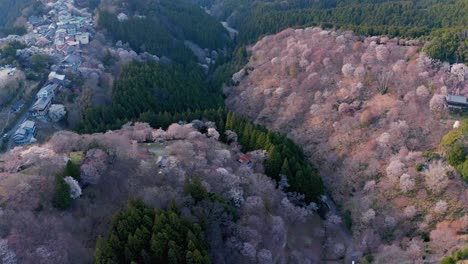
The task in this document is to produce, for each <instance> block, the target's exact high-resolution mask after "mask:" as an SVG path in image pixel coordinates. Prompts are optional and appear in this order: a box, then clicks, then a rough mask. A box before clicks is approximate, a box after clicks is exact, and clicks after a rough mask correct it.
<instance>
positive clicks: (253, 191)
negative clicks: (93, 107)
mask: <svg viewBox="0 0 468 264" xmlns="http://www.w3.org/2000/svg"><path fill="white" fill-rule="evenodd" d="M198 123H200V122H198ZM210 131H211V133H208V135H210V136H207V135H206V134H202V133H200V132H198V131H197V130H195V129H194V127H193V126H192V124H188V125H185V126H181V125H177V124H173V125H171V126H170V127H169V128H168V130H167V131H163V130H155V129H151V128H150V127H149V126H148V125H146V124H143V123H137V124H135V126H125V127H124V128H122V129H121V130H116V131H112V132H107V133H105V134H93V135H78V134H75V133H72V132H66V131H61V132H58V133H56V134H55V135H54V136H53V137H52V138H51V139H50V141H49V142H47V143H46V144H44V145H40V146H30V147H18V148H15V149H14V150H12V151H11V152H9V153H8V154H5V155H4V156H2V158H1V161H0V193H1V196H0V201H1V204H2V209H1V214H2V217H1V218H0V226H1V228H0V230H1V238H2V239H0V248H1V250H0V259H2V261H3V262H2V263H91V262H92V260H93V252H94V247H95V245H96V238H97V237H98V236H104V235H106V234H107V231H106V230H108V228H109V226H110V221H111V217H112V215H113V214H114V213H115V212H117V211H118V210H121V209H123V208H124V207H125V205H126V203H127V201H128V199H129V198H132V197H133V198H136V197H139V198H141V199H143V200H144V201H145V202H146V203H147V204H148V205H150V206H152V207H154V208H156V209H166V208H168V207H169V204H170V203H171V201H174V202H175V204H176V205H177V206H178V207H179V208H180V212H181V215H182V216H183V217H184V218H187V219H190V221H191V222H194V223H198V224H200V225H201V226H202V227H203V229H204V233H205V234H206V236H207V237H206V240H207V243H208V244H209V245H208V249H209V254H210V258H211V261H212V263H272V262H273V261H274V262H277V263H286V262H288V263H304V261H311V262H320V258H321V256H322V253H325V250H329V251H330V252H332V254H333V252H335V251H336V250H338V253H339V254H343V249H344V247H343V245H342V244H340V243H339V241H340V239H339V238H336V237H334V236H333V235H331V233H330V234H327V240H326V241H328V244H326V245H327V247H325V249H324V248H322V244H324V243H325V242H326V241H325V230H330V231H329V232H332V230H333V226H334V225H335V224H334V223H332V222H330V223H328V225H327V226H326V228H327V229H324V228H325V226H323V224H322V221H321V220H320V217H318V215H317V214H315V213H314V212H313V210H312V209H308V208H300V207H296V206H294V205H293V204H292V203H291V202H289V200H288V199H287V198H286V194H285V193H284V192H282V191H281V190H279V189H276V186H275V184H274V182H273V181H272V180H271V179H270V178H269V177H267V176H266V175H264V174H263V173H262V170H263V166H262V155H261V153H260V152H258V153H251V157H252V160H253V162H254V166H253V167H252V168H250V167H248V166H246V165H242V164H240V163H239V162H238V161H237V160H238V159H239V155H240V154H241V153H240V151H239V146H238V145H237V144H235V143H234V144H231V145H230V146H227V145H225V144H222V143H220V142H219V141H218V140H217V136H216V133H215V131H216V130H213V129H212V128H210ZM218 136H219V134H218ZM68 160H71V162H73V163H76V164H78V165H80V172H81V173H80V180H79V183H80V186H81V188H82V189H81V188H79V187H76V186H74V187H73V188H71V190H72V195H74V197H75V198H76V199H75V200H73V201H72V204H71V207H70V208H69V209H67V210H65V211H59V210H58V209H56V208H54V207H53V206H52V205H53V203H52V200H53V197H54V196H55V195H56V192H57V189H56V188H57V186H56V187H54V179H55V178H56V177H55V176H54V175H55V174H56V173H62V172H63V170H64V167H65V164H66V163H67V161H68ZM65 171H66V170H65ZM66 173H67V172H63V174H65V175H67V174H66ZM72 176H73V175H72ZM196 178H198V179H200V181H201V184H202V186H203V187H204V188H206V190H207V191H208V192H209V197H210V198H209V199H203V197H202V199H201V198H200V197H198V196H192V193H191V192H187V188H186V186H187V183H188V182H190V181H194V180H195V179H196ZM80 194H81V195H80ZM75 195H76V196H75ZM335 245H336V248H337V249H335V248H334V246H335Z"/></svg>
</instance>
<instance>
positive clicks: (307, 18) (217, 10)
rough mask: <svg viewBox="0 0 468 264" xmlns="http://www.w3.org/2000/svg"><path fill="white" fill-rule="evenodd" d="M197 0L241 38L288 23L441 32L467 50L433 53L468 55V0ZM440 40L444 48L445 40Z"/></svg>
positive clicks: (371, 31) (373, 31)
mask: <svg viewBox="0 0 468 264" xmlns="http://www.w3.org/2000/svg"><path fill="white" fill-rule="evenodd" d="M192 1H195V2H197V3H198V4H200V5H203V6H205V7H207V8H208V9H210V10H211V13H212V14H213V15H215V16H217V17H219V18H220V19H226V20H228V21H229V23H230V24H231V25H232V26H233V27H235V28H236V29H238V30H239V32H240V33H239V41H240V42H241V43H252V42H255V41H257V40H258V39H259V37H260V36H263V35H266V34H271V33H277V32H279V31H281V30H283V29H286V28H288V27H304V26H321V27H324V28H339V29H344V30H353V31H354V32H356V33H357V34H363V35H368V36H371V35H387V36H389V37H405V38H418V37H423V38H424V39H429V40H432V39H434V38H435V39H437V40H439V38H438V36H440V35H441V34H445V35H447V37H446V38H450V39H452V40H453V41H454V42H452V43H451V44H452V45H453V43H454V45H455V50H457V49H461V50H460V51H458V52H456V51H452V52H451V54H450V55H448V56H444V54H441V53H439V52H433V53H432V54H431V55H433V57H434V58H437V59H441V60H450V61H451V62H455V61H466V60H467V57H466V55H465V54H466V52H467V49H468V48H467V46H468V43H467V41H466V33H463V32H465V31H466V30H468V28H467V27H468V2H467V1H464V0H450V1H434V0H422V1H401V0H390V1H389V0H386V1H385V0H381V1H372V0H361V1H357V0H334V1H325V0H320V1H312V0H290V1H254V2H252V1H234V0H211V1H210V0H192ZM439 43H440V41H439ZM444 43H448V42H444ZM437 45H438V47H439V49H444V47H443V46H444V45H443V44H437ZM440 47H442V48H440ZM448 50H450V48H449V49H448ZM442 53H443V52H442ZM452 57H453V58H452Z"/></svg>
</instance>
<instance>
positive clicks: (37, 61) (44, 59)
mask: <svg viewBox="0 0 468 264" xmlns="http://www.w3.org/2000/svg"><path fill="white" fill-rule="evenodd" d="M51 63H53V60H52V58H51V57H50V56H48V55H43V54H34V55H32V56H31V68H32V69H33V70H34V71H35V72H42V71H44V70H46V69H47V68H48V67H49V64H51Z"/></svg>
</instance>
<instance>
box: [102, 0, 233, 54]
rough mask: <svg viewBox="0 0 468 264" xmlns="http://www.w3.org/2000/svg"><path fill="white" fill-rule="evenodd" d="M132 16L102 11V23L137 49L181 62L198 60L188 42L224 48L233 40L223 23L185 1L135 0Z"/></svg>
mask: <svg viewBox="0 0 468 264" xmlns="http://www.w3.org/2000/svg"><path fill="white" fill-rule="evenodd" d="M125 11H126V12H132V13H136V14H138V15H137V16H133V15H131V16H130V17H129V19H128V20H125V21H119V20H118V19H117V16H116V15H115V14H113V13H110V12H108V11H104V10H101V11H100V12H99V25H100V26H101V27H103V28H105V29H107V30H108V31H109V33H110V34H111V36H112V37H113V38H114V39H116V40H122V41H124V42H128V43H129V44H130V46H131V47H132V48H133V49H134V50H135V51H137V52H144V51H147V52H149V53H152V54H155V55H158V56H167V57H169V58H171V59H173V60H175V61H177V62H179V63H185V62H187V61H193V60H195V57H194V55H193V54H192V52H191V51H190V49H188V48H187V47H186V46H185V45H184V41H186V40H188V41H192V42H195V43H196V44H198V45H199V46H201V47H203V48H209V49H222V48H223V47H224V46H225V45H226V44H228V43H229V38H228V36H227V34H226V31H225V29H224V28H223V26H222V25H221V24H220V23H219V22H218V21H217V19H216V18H214V17H212V16H210V15H208V14H206V13H205V11H203V9H201V8H200V7H198V6H195V5H192V4H188V3H185V2H181V1H173V0H171V1H169V0H163V1H158V3H156V2H155V1H145V0H137V1H132V2H131V3H130V4H129V6H128V7H126V10H125Z"/></svg>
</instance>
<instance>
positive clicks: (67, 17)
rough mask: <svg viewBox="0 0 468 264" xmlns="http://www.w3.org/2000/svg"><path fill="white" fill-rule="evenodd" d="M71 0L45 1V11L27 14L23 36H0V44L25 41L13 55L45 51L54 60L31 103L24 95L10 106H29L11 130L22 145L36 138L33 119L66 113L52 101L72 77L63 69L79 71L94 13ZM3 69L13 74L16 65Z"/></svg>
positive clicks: (28, 57) (24, 58)
mask: <svg viewBox="0 0 468 264" xmlns="http://www.w3.org/2000/svg"><path fill="white" fill-rule="evenodd" d="M73 2H74V1H73V0H58V1H56V2H51V3H49V4H48V5H47V7H48V10H49V11H48V13H47V14H45V15H42V16H31V17H29V18H28V26H29V29H28V32H29V33H27V34H25V35H24V36H17V35H10V36H8V37H6V38H3V39H0V44H2V43H8V42H12V41H18V42H21V43H24V44H25V45H26V46H27V47H26V48H24V49H19V50H17V53H16V57H17V58H18V60H21V61H30V60H31V57H32V56H34V55H36V54H37V55H46V56H48V57H50V58H51V59H52V60H53V61H54V62H56V63H55V64H53V65H52V66H51V68H50V71H51V72H50V74H49V76H48V79H47V82H46V83H45V85H44V86H43V87H42V88H41V89H40V90H39V92H37V94H36V96H35V98H34V99H33V100H32V101H31V104H30V105H28V106H25V102H24V100H23V99H21V100H19V101H18V102H16V103H15V104H14V105H13V106H12V107H11V112H12V113H17V112H19V111H20V110H21V109H22V108H23V107H29V109H28V111H27V113H26V114H25V116H24V117H22V118H20V119H19V121H18V123H17V124H16V126H15V127H14V128H13V129H12V131H11V132H10V135H7V136H10V137H12V139H13V140H14V142H15V143H16V144H20V145H24V144H30V143H32V142H34V141H35V136H36V133H37V128H36V123H35V121H34V120H41V121H44V122H48V121H52V122H58V121H60V120H61V119H62V118H63V117H64V116H65V115H66V110H65V106H64V105H62V104H54V97H55V96H56V94H57V93H59V92H60V91H61V90H62V89H64V87H65V86H68V85H70V84H71V81H69V80H67V79H66V77H65V74H64V73H65V72H71V73H78V71H79V69H78V68H79V67H80V65H81V63H82V62H83V55H82V48H83V47H84V46H85V45H87V44H89V41H90V35H91V34H93V33H94V27H93V26H94V24H93V16H92V14H91V13H90V12H89V11H88V10H87V9H78V8H76V7H75V6H74V4H73ZM3 68H4V69H3V70H5V71H8V74H9V75H10V76H11V75H14V73H15V71H16V68H15V67H13V66H12V65H5V66H3Z"/></svg>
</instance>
